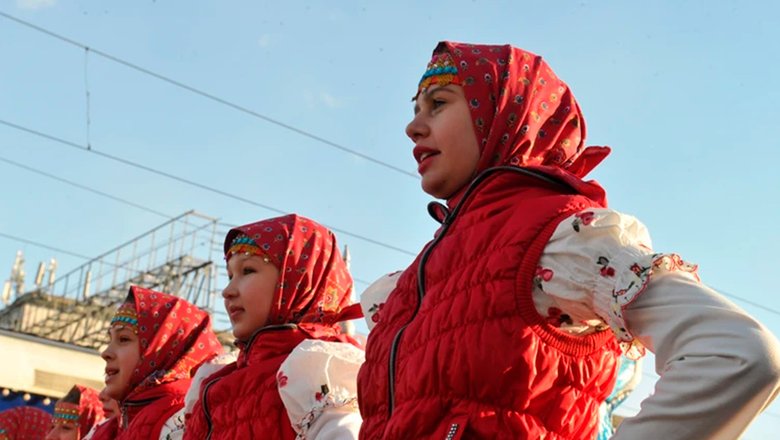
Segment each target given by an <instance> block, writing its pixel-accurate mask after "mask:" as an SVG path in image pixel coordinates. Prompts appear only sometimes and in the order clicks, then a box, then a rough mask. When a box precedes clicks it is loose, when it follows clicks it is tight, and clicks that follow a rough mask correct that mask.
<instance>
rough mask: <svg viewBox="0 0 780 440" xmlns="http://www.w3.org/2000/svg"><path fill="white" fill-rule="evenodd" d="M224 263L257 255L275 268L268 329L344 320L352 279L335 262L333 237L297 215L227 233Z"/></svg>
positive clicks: (337, 258) (339, 261)
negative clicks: (243, 255) (238, 256)
mask: <svg viewBox="0 0 780 440" xmlns="http://www.w3.org/2000/svg"><path fill="white" fill-rule="evenodd" d="M224 248H225V259H226V260H229V259H230V257H231V256H233V255H234V254H236V253H247V252H248V253H252V254H258V255H261V256H263V257H265V258H267V259H268V260H269V262H271V263H273V264H274V265H275V266H276V268H277V269H279V284H278V285H277V290H276V293H275V295H274V299H273V302H272V305H271V310H270V313H269V315H268V323H267V324H268V325H275V324H286V323H295V324H305V323H313V324H324V325H325V326H333V325H335V324H336V323H337V322H339V321H341V320H344V319H352V318H356V317H359V315H358V316H347V315H349V314H350V313H351V311H352V309H353V308H349V309H350V312H346V311H345V309H347V307H348V306H349V305H350V291H351V289H352V276H351V275H350V274H349V271H348V270H347V265H346V263H345V262H344V260H343V259H342V258H341V253H340V252H339V248H338V245H337V244H336V237H335V236H334V235H333V233H332V232H331V231H330V230H329V229H327V228H326V227H324V226H322V225H320V224H318V223H317V222H315V221H313V220H310V219H308V218H305V217H301V216H299V215H297V214H288V215H285V216H282V217H276V218H271V219H267V220H261V221H259V222H256V223H251V224H248V225H245V226H240V227H238V228H234V229H231V230H230V231H229V232H228V233H227V236H226V237H225V246H224Z"/></svg>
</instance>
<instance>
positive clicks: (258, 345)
mask: <svg viewBox="0 0 780 440" xmlns="http://www.w3.org/2000/svg"><path fill="white" fill-rule="evenodd" d="M305 339H321V340H323V341H332V342H347V343H348V342H353V340H352V339H351V338H349V337H347V336H345V335H342V334H336V333H334V332H333V331H332V330H330V329H329V328H321V327H319V326H318V325H317V324H300V325H294V324H286V325H278V326H269V327H264V328H263V329H261V330H259V331H258V332H257V333H255V335H254V336H253V337H252V338H251V339H250V340H249V342H248V343H247V344H246V346H244V347H242V348H241V354H240V355H239V357H238V360H237V361H236V362H234V363H232V364H228V365H226V366H225V367H223V368H222V369H220V370H219V371H217V372H216V373H214V374H212V375H211V376H209V377H208V378H206V380H204V381H203V384H202V385H201V391H200V398H199V399H198V402H197V403H196V404H195V406H194V407H193V410H192V414H191V415H190V416H189V417H188V418H187V421H186V427H185V431H184V438H185V440H188V439H191V440H203V439H212V440H221V439H224V440H237V439H245V438H246V439H261V438H267V439H275V440H277V439H278V440H287V439H294V438H295V431H293V429H292V423H291V422H290V418H289V417H288V416H287V410H286V408H285V407H284V403H283V402H282V398H281V396H280V395H279V388H278V386H277V377H276V376H277V373H278V371H279V368H280V367H281V365H282V362H284V360H285V359H287V356H288V355H289V354H290V353H291V352H292V351H293V349H294V348H295V347H297V346H298V344H300V343H301V342H303V341H304V340H305Z"/></svg>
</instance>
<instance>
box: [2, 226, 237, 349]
mask: <svg viewBox="0 0 780 440" xmlns="http://www.w3.org/2000/svg"><path fill="white" fill-rule="evenodd" d="M217 227H218V224H217V219H215V218H211V217H207V216H205V215H202V214H198V213H196V212H194V211H190V212H187V213H185V214H182V215H180V216H178V217H176V218H173V219H171V220H169V221H167V222H165V223H163V224H161V225H160V226H157V227H156V228H154V229H152V230H150V231H148V232H146V233H144V234H142V235H140V236H138V237H136V238H134V239H132V240H130V241H128V242H126V243H124V244H121V245H119V246H117V247H115V248H114V249H111V250H109V251H108V252H105V253H103V254H102V255H99V256H97V257H95V258H93V259H91V260H90V261H88V262H86V263H84V264H83V265H82V266H80V267H77V268H76V269H73V270H72V271H70V272H68V273H67V274H65V275H63V276H61V277H57V276H56V261H54V260H52V262H50V263H49V265H48V269H47V267H46V265H45V264H43V263H41V264H40V265H39V267H38V271H37V273H36V276H35V279H34V287H33V288H31V289H28V290H27V291H25V289H24V269H23V264H24V260H23V256H21V254H18V255H17V262H16V264H15V265H14V268H13V269H12V272H11V276H10V277H9V280H8V281H7V282H6V284H5V286H4V289H3V295H2V297H0V298H1V299H2V300H3V303H5V308H3V309H0V329H5V330H10V331H12V332H19V333H23V334H27V335H31V336H35V337H39V338H43V339H47V340H51V341H59V342H64V343H66V344H72V345H75V346H79V347H84V348H88V349H93V350H98V349H100V348H101V346H102V345H103V344H105V343H106V335H107V330H108V327H109V321H110V319H111V317H112V316H113V313H114V311H115V310H116V308H117V306H118V305H119V304H120V303H121V302H123V301H124V299H125V297H126V295H127V292H128V289H129V287H130V285H139V286H142V287H146V288H150V289H155V290H159V291H163V292H166V293H171V294H174V295H178V296H180V297H182V298H185V299H187V300H188V301H190V302H192V303H194V304H196V305H198V306H199V307H201V308H202V309H204V310H206V311H208V312H209V313H211V314H212V316H213V317H214V318H215V327H216V328H217V330H219V329H221V328H220V325H219V323H220V322H222V323H224V322H225V320H224V317H222V319H220V316H219V315H220V314H224V313H223V311H222V307H221V301H219V302H217V307H216V310H215V301H217V300H219V299H221V298H219V295H218V281H217V277H218V276H219V275H220V274H219V272H224V262H223V260H222V249H221V239H222V235H223V234H224V232H223V231H218V230H217ZM215 257H216V259H217V260H216V262H215ZM217 262H218V263H217ZM22 292H24V293H22ZM12 297H13V301H12ZM215 312H217V313H216V316H215ZM227 325H228V326H229V323H228V324H227ZM223 327H225V326H224V325H223Z"/></svg>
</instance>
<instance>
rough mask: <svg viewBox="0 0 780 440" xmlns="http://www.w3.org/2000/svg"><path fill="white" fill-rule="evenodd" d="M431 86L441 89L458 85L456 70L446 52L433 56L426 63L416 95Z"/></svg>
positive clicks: (453, 62) (458, 79)
mask: <svg viewBox="0 0 780 440" xmlns="http://www.w3.org/2000/svg"><path fill="white" fill-rule="evenodd" d="M431 84H438V85H440V86H442V87H444V86H446V85H448V84H460V78H458V68H457V67H456V66H455V61H453V60H452V56H451V55H450V54H449V53H448V52H442V53H438V54H434V55H433V58H431V61H430V62H429V63H428V68H427V69H426V70H425V73H424V74H423V76H422V78H420V84H419V85H418V86H417V93H418V94H419V93H420V92H422V91H423V90H425V89H427V88H428V87H430V85H431Z"/></svg>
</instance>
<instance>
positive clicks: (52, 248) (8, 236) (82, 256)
mask: <svg viewBox="0 0 780 440" xmlns="http://www.w3.org/2000/svg"><path fill="white" fill-rule="evenodd" d="M0 237H4V238H7V239H9V240H15V241H18V242H21V243H27V244H31V245H33V246H38V247H40V248H43V249H48V250H50V251H55V252H59V253H62V254H65V255H70V256H72V257H78V258H83V259H85V260H91V259H92V257H90V256H87V255H82V254H79V253H76V252H71V251H67V250H65V249H60V248H56V247H54V246H49V245H48V244H43V243H39V242H37V241H33V240H28V239H26V238H22V237H17V236H15V235H11V234H5V233H3V232H0Z"/></svg>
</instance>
